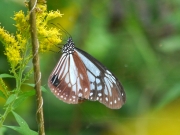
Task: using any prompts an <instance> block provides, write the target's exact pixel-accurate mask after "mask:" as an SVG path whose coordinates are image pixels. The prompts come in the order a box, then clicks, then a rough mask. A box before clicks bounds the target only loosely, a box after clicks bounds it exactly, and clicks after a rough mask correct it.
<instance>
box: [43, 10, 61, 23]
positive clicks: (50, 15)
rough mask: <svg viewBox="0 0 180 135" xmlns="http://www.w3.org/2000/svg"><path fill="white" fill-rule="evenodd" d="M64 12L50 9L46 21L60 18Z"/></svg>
mask: <svg viewBox="0 0 180 135" xmlns="http://www.w3.org/2000/svg"><path fill="white" fill-rule="evenodd" d="M62 15H63V14H61V13H60V11H59V10H57V11H50V12H49V13H48V15H47V17H46V22H48V21H50V20H53V19H55V18H58V17H62Z"/></svg>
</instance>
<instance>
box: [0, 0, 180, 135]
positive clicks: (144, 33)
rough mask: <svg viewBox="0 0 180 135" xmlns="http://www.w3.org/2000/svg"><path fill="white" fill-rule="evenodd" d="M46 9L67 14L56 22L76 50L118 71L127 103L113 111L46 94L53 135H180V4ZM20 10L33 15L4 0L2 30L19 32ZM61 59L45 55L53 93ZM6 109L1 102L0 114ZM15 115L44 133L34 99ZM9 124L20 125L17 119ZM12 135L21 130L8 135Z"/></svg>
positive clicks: (106, 2)
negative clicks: (16, 15)
mask: <svg viewBox="0 0 180 135" xmlns="http://www.w3.org/2000/svg"><path fill="white" fill-rule="evenodd" d="M47 6H48V10H57V9H59V10H60V12H61V13H62V14H64V16H63V17H62V18H60V19H57V20H55V21H54V22H55V23H60V24H61V25H62V26H63V27H64V28H65V29H66V30H67V31H68V32H69V33H70V34H71V35H72V37H73V40H74V42H75V45H76V47H78V48H81V49H82V50H85V51H86V52H88V53H89V54H91V55H92V56H94V57H95V58H96V59H98V60H99V61H101V62H102V63H103V64H104V65H105V66H106V67H107V68H108V69H109V70H110V71H112V72H113V73H114V74H115V75H116V77H117V78H119V80H120V81H121V82H122V84H123V86H124V88H125V91H126V94H127V101H126V103H125V105H124V106H123V107H122V108H121V109H119V110H111V109H109V108H106V107H105V106H104V105H102V104H100V103H98V102H90V101H86V102H84V103H82V104H79V105H69V104H66V103H64V102H62V101H60V100H58V99H57V98H56V97H55V96H53V94H52V93H50V92H46V93H43V97H44V118H45V130H46V134H47V135H68V134H70V135H157V134H163V135H169V134H171V135H179V133H180V98H179V97H180V62H179V61H180V8H179V7H180V1H179V0H158V1H157V0H136V1H134V0H101V1H96V0H68V1H67V0H51V1H50V0H49V1H47ZM19 10H24V11H25V12H26V10H27V9H26V8H25V6H24V1H23V0H1V1H0V22H1V26H4V27H5V29H6V30H8V31H9V32H10V33H15V27H14V26H13V23H14V21H13V20H12V19H11V17H13V14H14V12H17V11H19ZM64 40H66V38H65V39H64ZM3 51H4V50H3V46H2V44H1V43H0V65H1V66H0V73H8V72H9V65H8V63H7V61H6V57H5V56H4V54H3ZM60 55H61V54H60V53H53V52H49V53H47V54H42V55H41V57H40V61H41V70H42V85H43V86H45V87H46V88H47V89H48V87H47V79H48V76H49V74H50V73H51V71H52V69H53V68H54V66H55V65H56V63H57V61H58V59H59V58H60ZM5 81H6V82H7V85H8V86H9V87H10V88H13V87H14V86H15V82H14V81H13V80H11V79H6V80H5ZM30 82H33V77H32V80H31V81H30ZM24 89H29V88H28V87H24ZM3 104H4V102H3V99H1V98H0V113H3V111H4V110H3V109H2V107H3V106H2V105H3ZM16 112H18V113H19V114H20V115H21V116H22V117H23V118H24V119H25V120H26V121H27V122H28V124H29V126H30V128H31V129H33V130H36V131H37V124H36V118H35V114H36V101H35V97H32V98H31V99H29V100H27V101H26V102H24V103H23V104H22V105H21V107H19V108H18V109H17V110H16ZM5 124H6V125H14V124H16V122H15V120H14V117H13V116H11V114H10V115H9V117H8V119H6V121H5ZM10 134H13V135H16V134H17V133H16V132H15V131H12V130H8V131H6V133H5V135H10ZM17 135H18V134H17Z"/></svg>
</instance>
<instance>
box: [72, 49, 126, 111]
mask: <svg viewBox="0 0 180 135" xmlns="http://www.w3.org/2000/svg"><path fill="white" fill-rule="evenodd" d="M75 50H76V52H77V54H78V55H79V57H80V58H81V60H82V61H83V63H84V65H85V67H86V70H87V75H88V78H89V82H90V95H89V100H92V101H99V102H101V103H102V104H104V105H105V106H107V107H109V108H111V109H119V108H121V106H122V105H123V104H124V103H125V101H126V95H125V92H124V89H123V87H122V85H121V83H120V82H119V81H118V79H117V78H116V77H115V76H114V75H113V74H112V73H111V72H110V71H109V70H107V68H106V67H104V66H103V65H102V64H101V63H100V62H99V61H97V60H96V59H95V58H93V57H92V56H90V55H89V54H88V53H86V52H84V51H82V50H80V49H78V48H75Z"/></svg>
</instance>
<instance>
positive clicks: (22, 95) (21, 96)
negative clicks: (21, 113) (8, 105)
mask: <svg viewBox="0 0 180 135" xmlns="http://www.w3.org/2000/svg"><path fill="white" fill-rule="evenodd" d="M33 95H35V91H34V90H30V91H26V92H24V93H23V94H21V95H20V96H19V97H18V99H17V100H16V101H15V102H14V104H13V108H17V107H18V106H19V105H20V104H21V103H22V102H23V101H24V100H26V99H27V98H28V97H30V96H33Z"/></svg>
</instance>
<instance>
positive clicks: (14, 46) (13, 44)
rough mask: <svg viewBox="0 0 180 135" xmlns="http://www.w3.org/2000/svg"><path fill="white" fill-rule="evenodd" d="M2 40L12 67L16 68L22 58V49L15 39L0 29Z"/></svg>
mask: <svg viewBox="0 0 180 135" xmlns="http://www.w3.org/2000/svg"><path fill="white" fill-rule="evenodd" d="M0 40H1V41H2V43H3V44H4V46H5V55H6V56H7V59H8V61H9V63H10V64H11V66H12V67H15V66H16V65H17V64H18V63H19V62H20V60H21V59H22V58H21V55H20V49H21V47H20V46H19V45H18V42H17V41H16V39H15V37H14V36H12V35H10V34H9V33H8V32H7V31H5V30H4V29H3V28H1V27H0Z"/></svg>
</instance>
